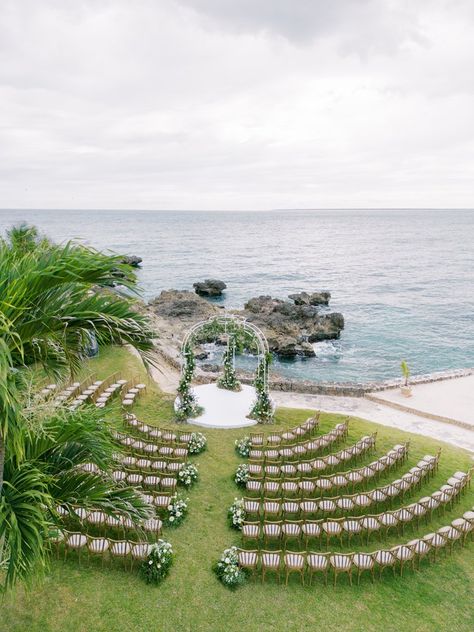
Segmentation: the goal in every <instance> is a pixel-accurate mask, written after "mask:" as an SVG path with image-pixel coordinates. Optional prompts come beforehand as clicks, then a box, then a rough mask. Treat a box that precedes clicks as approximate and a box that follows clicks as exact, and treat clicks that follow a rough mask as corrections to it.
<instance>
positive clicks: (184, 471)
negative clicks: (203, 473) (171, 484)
mask: <svg viewBox="0 0 474 632" xmlns="http://www.w3.org/2000/svg"><path fill="white" fill-rule="evenodd" d="M198 478H199V474H198V469H197V467H196V465H194V463H185V465H183V467H182V468H181V469H180V470H179V471H178V481H179V483H180V484H181V485H183V486H184V487H187V488H189V487H191V486H192V485H194V483H196V482H197V480H198Z"/></svg>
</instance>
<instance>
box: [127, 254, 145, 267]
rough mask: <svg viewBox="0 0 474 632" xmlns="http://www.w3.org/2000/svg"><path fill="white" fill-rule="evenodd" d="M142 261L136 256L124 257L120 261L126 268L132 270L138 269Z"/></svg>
mask: <svg viewBox="0 0 474 632" xmlns="http://www.w3.org/2000/svg"><path fill="white" fill-rule="evenodd" d="M142 261H143V259H142V258H141V257H137V256H136V255H125V256H124V258H123V259H122V263H125V264H126V265H127V266H132V267H133V268H138V266H139V265H140V264H141V262H142Z"/></svg>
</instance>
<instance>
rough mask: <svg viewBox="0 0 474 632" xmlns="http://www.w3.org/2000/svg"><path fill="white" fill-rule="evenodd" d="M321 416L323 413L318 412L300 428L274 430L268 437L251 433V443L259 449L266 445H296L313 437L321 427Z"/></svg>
mask: <svg viewBox="0 0 474 632" xmlns="http://www.w3.org/2000/svg"><path fill="white" fill-rule="evenodd" d="M320 415H321V413H320V412H319V411H317V412H316V414H315V415H314V417H308V419H307V420H306V421H304V422H303V423H302V424H300V425H299V426H295V427H294V428H289V429H288V430H281V431H278V430H273V431H272V432H271V434H269V435H268V436H267V437H265V434H264V433H263V432H251V433H250V443H251V445H252V447H253V448H259V447H263V446H265V445H269V446H273V447H275V446H278V445H282V444H286V443H294V442H295V441H298V440H301V439H303V438H304V437H311V436H313V435H314V433H315V432H316V430H317V428H318V427H319V418H320Z"/></svg>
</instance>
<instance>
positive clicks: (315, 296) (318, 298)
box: [309, 290, 331, 305]
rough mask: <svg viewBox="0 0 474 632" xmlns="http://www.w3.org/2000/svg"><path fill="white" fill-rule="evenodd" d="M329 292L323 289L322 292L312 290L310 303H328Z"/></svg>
mask: <svg viewBox="0 0 474 632" xmlns="http://www.w3.org/2000/svg"><path fill="white" fill-rule="evenodd" d="M330 299H331V292H328V291H326V290H323V291H322V292H313V293H312V294H311V295H310V297H309V304H310V305H329V301H330Z"/></svg>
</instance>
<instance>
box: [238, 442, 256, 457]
mask: <svg viewBox="0 0 474 632" xmlns="http://www.w3.org/2000/svg"><path fill="white" fill-rule="evenodd" d="M251 448H252V442H251V441H250V437H242V439H236V440H235V451H236V452H237V454H238V455H239V456H243V457H244V458H247V457H248V455H249V454H250V450H251Z"/></svg>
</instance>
